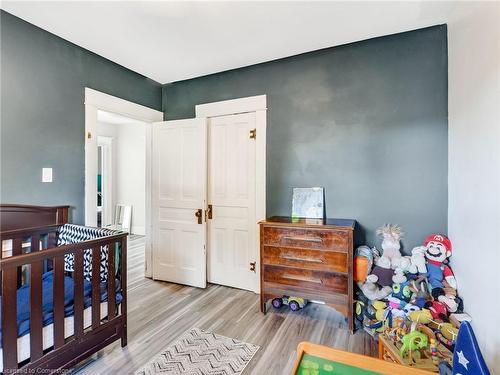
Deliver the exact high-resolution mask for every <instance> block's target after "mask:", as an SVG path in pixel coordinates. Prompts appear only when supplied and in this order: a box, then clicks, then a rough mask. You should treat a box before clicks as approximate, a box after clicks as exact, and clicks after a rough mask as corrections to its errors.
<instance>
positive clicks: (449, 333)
mask: <svg viewBox="0 0 500 375" xmlns="http://www.w3.org/2000/svg"><path fill="white" fill-rule="evenodd" d="M377 234H378V235H379V236H380V237H381V238H382V245H381V247H382V252H379V251H378V250H377V248H371V249H370V248H369V247H368V246H360V247H359V248H358V249H356V254H355V263H354V264H355V272H354V278H355V280H356V281H357V284H358V287H359V290H358V291H357V298H356V299H357V301H356V309H355V310H356V318H357V320H358V322H357V324H358V325H362V326H363V328H364V329H365V330H366V331H367V332H368V333H370V334H371V335H373V336H377V335H378V334H381V333H382V334H384V335H385V336H386V337H388V338H390V339H391V340H393V341H394V342H395V343H398V347H401V348H403V347H404V348H407V347H409V348H410V349H411V348H413V349H418V348H419V345H420V346H421V347H420V349H422V348H424V349H427V350H429V351H430V352H432V351H433V350H434V352H435V351H436V350H435V349H436V345H437V344H439V345H441V344H442V345H444V346H445V347H447V348H448V349H450V350H452V348H453V345H454V342H455V339H456V336H457V334H458V326H459V324H460V322H461V321H462V320H469V319H470V317H469V316H468V315H467V314H464V313H463V303H462V300H461V298H460V297H459V296H458V293H457V283H456V280H455V277H454V275H453V272H452V270H451V268H450V266H449V265H448V261H449V258H450V256H451V254H452V244H451V241H450V240H449V239H448V238H447V237H446V236H445V235H442V234H431V235H430V236H428V237H427V238H426V239H425V241H424V243H423V246H418V247H415V248H413V250H412V251H411V255H408V256H403V255H402V254H401V251H400V240H401V238H402V236H403V232H402V230H401V228H400V227H399V226H397V225H391V224H387V225H384V226H383V227H381V228H379V229H378V231H377ZM419 335H423V336H419ZM417 336H418V337H420V339H419V340H415V339H414V338H415V337H417ZM422 337H425V340H424V339H422ZM408 343H410V344H411V345H409V346H408V345H407V344H408ZM404 352H405V350H402V353H401V355H404V354H405V353H404Z"/></svg>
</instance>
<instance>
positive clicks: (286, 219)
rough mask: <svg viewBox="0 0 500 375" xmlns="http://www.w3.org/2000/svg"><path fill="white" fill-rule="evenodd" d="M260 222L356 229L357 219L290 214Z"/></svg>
mask: <svg viewBox="0 0 500 375" xmlns="http://www.w3.org/2000/svg"><path fill="white" fill-rule="evenodd" d="M259 224H270V225H283V226H291V225H293V226H295V225H296V226H299V227H315V228H316V227H321V228H333V229H349V230H354V226H355V225H356V220H351V219H303V218H292V217H290V216H273V217H270V218H269V219H267V220H262V221H260V222H259Z"/></svg>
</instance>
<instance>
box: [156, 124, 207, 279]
mask: <svg viewBox="0 0 500 375" xmlns="http://www.w3.org/2000/svg"><path fill="white" fill-rule="evenodd" d="M152 138H153V147H152V173H151V180H152V181H151V182H152V210H151V211H152V221H151V224H152V233H153V278H154V279H159V280H165V281H171V282H174V283H179V284H186V285H191V286H196V287H201V288H205V287H206V280H207V276H206V251H205V243H206V225H205V223H204V220H203V214H202V212H203V211H202V210H203V209H204V208H205V207H206V192H207V190H206V184H207V174H206V173H207V172H206V171H207V126H206V120H205V119H200V118H196V119H188V120H178V121H165V122H161V123H155V124H154V125H153V137H152Z"/></svg>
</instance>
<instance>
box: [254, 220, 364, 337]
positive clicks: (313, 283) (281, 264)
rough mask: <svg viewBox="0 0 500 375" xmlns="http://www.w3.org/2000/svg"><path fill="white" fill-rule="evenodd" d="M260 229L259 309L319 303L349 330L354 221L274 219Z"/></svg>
mask: <svg viewBox="0 0 500 375" xmlns="http://www.w3.org/2000/svg"><path fill="white" fill-rule="evenodd" d="M259 225H260V262H261V263H260V264H261V275H260V276H261V284H260V288H261V290H260V304H261V311H262V312H263V313H264V314H265V313H266V307H267V301H268V300H270V299H273V298H277V297H282V296H283V295H287V296H297V297H302V298H306V299H308V300H315V301H323V302H324V303H325V304H326V305H328V306H330V307H333V308H334V309H336V310H337V311H339V312H340V313H341V314H343V315H344V316H345V317H346V319H347V323H348V328H349V330H350V331H351V332H352V331H353V330H354V316H353V303H354V300H353V293H354V281H353V256H354V255H353V252H354V248H353V238H354V231H355V229H356V220H352V219H317V220H311V219H302V218H299V219H297V218H292V217H286V216H274V217H271V218H269V219H267V220H264V221H261V222H259Z"/></svg>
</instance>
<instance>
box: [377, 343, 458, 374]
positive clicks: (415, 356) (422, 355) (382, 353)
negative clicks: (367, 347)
mask: <svg viewBox="0 0 500 375" xmlns="http://www.w3.org/2000/svg"><path fill="white" fill-rule="evenodd" d="M378 339H379V342H378V355H379V359H383V360H384V361H387V362H394V363H399V364H401V365H404V366H409V367H413V368H418V369H420V370H425V371H432V372H439V369H438V364H439V362H440V361H443V360H444V361H447V362H448V363H450V364H451V362H452V359H453V353H451V352H450V351H449V350H448V349H447V348H446V347H445V346H444V345H442V344H440V343H439V344H438V345H437V350H438V361H436V362H434V361H433V360H432V356H431V353H430V351H429V350H428V349H426V350H415V351H414V352H413V353H410V354H409V355H407V356H405V357H401V355H400V349H401V344H400V343H399V342H397V343H394V342H393V341H392V340H391V339H389V338H388V337H387V336H386V335H385V334H380V335H379V337H378Z"/></svg>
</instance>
